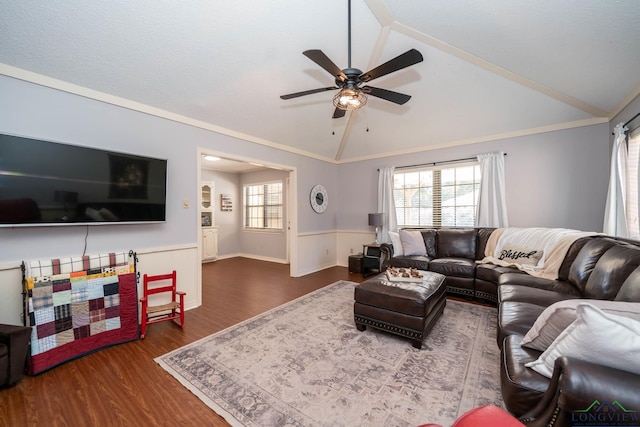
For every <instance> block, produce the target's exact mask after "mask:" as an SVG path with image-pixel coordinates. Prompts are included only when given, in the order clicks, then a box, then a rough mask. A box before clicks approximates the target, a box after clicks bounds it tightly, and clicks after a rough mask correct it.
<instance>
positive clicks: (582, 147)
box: [338, 124, 609, 231]
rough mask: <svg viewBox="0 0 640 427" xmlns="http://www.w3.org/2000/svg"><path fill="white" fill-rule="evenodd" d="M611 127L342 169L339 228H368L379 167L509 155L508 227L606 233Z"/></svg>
mask: <svg viewBox="0 0 640 427" xmlns="http://www.w3.org/2000/svg"><path fill="white" fill-rule="evenodd" d="M608 134H609V126H608V125H607V124H601V125H593V126H586V127H581V128H575V129H568V130H562V131H556V132H547V133H542V134H537V135H531V136H524V137H518V138H509V139H504V140H499V141H492V142H486V143H478V144H472V145H465V146H459V147H453V148H446V149H440V150H433V151H425V152H421V153H416V154H410V155H401V156H394V157H387V158H384V159H377V160H367V161H361V162H356V163H345V164H341V165H339V167H338V180H339V182H340V183H341V187H340V188H341V192H340V195H339V197H340V201H339V203H340V205H341V208H340V215H339V216H338V228H339V229H340V230H369V228H370V227H368V225H367V213H369V212H375V211H376V207H377V186H378V184H377V183H378V172H377V169H378V168H380V167H383V166H404V165H414V164H421V163H429V162H439V161H446V160H452V159H460V158H468V157H474V156H476V155H477V154H480V153H488V152H495V151H505V152H506V153H507V157H506V159H505V161H506V164H505V174H506V181H507V182H506V188H507V209H508V212H509V223H510V224H509V225H510V226H514V227H534V226H538V227H567V228H576V229H581V230H588V231H602V222H603V218H604V205H605V200H606V194H607V193H606V192H607V182H608V173H609V135H608Z"/></svg>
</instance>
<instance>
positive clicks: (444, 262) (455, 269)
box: [429, 258, 476, 278]
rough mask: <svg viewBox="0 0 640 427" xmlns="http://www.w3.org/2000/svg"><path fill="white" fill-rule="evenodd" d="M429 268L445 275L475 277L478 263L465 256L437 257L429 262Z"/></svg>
mask: <svg viewBox="0 0 640 427" xmlns="http://www.w3.org/2000/svg"><path fill="white" fill-rule="evenodd" d="M429 270H430V271H434V272H436V273H440V274H444V275H445V276H454V277H469V278H473V277H475V271H476V263H475V261H474V260H472V259H465V258H436V259H432V260H431V262H430V263H429Z"/></svg>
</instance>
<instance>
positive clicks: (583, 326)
mask: <svg viewBox="0 0 640 427" xmlns="http://www.w3.org/2000/svg"><path fill="white" fill-rule="evenodd" d="M576 314H577V316H576V320H575V321H574V322H573V323H572V324H571V325H569V326H568V327H567V328H566V329H565V330H564V331H562V333H561V334H560V335H559V336H558V338H556V340H555V341H553V343H552V344H551V345H550V346H549V348H548V349H546V350H545V351H544V353H542V354H541V355H540V357H539V358H538V359H537V360H535V361H533V362H529V363H527V364H526V365H525V366H527V367H528V368H531V369H533V370H535V371H536V372H538V373H539V374H541V375H544V376H545V377H547V378H551V376H552V375H553V365H554V363H555V360H556V359H557V358H558V357H560V356H568V357H573V358H576V359H581V360H586V361H589V362H592V363H597V364H599V365H603V366H608V367H611V368H616V369H621V370H623V371H627V372H632V373H634V374H640V357H638V355H639V354H640V322H638V321H636V320H632V319H629V318H626V317H621V316H615V315H613V314H607V313H605V312H603V311H602V310H600V309H599V308H597V307H594V306H593V305H590V304H589V303H582V304H579V305H578V308H577V309H576Z"/></svg>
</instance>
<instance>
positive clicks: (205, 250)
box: [202, 227, 218, 261]
mask: <svg viewBox="0 0 640 427" xmlns="http://www.w3.org/2000/svg"><path fill="white" fill-rule="evenodd" d="M217 258H218V229H217V228H216V227H205V228H203V229H202V261H214V260H216V259H217Z"/></svg>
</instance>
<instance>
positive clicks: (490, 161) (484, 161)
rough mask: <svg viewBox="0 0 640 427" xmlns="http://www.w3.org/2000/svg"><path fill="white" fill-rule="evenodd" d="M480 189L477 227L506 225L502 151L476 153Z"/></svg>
mask: <svg viewBox="0 0 640 427" xmlns="http://www.w3.org/2000/svg"><path fill="white" fill-rule="evenodd" d="M478 163H479V164H480V176H481V177H480V191H479V194H478V206H477V211H476V226H477V227H496V228H499V227H508V226H509V219H508V215H507V201H506V188H505V176H504V152H502V151H501V152H499V153H487V154H479V155H478Z"/></svg>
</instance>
